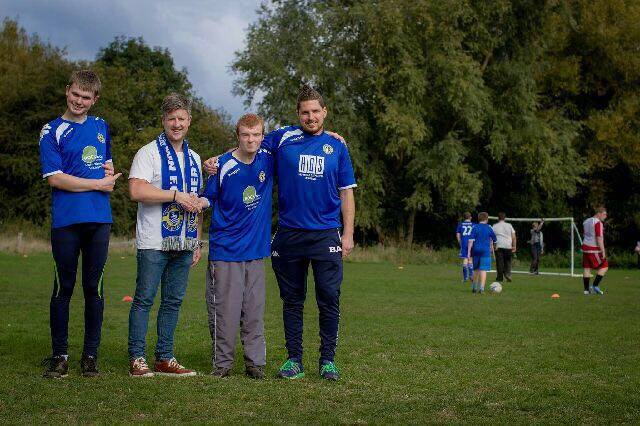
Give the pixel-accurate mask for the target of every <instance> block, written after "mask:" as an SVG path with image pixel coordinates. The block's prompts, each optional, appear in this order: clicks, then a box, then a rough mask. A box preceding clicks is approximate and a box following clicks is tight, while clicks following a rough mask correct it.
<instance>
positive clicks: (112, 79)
mask: <svg viewBox="0 0 640 426" xmlns="http://www.w3.org/2000/svg"><path fill="white" fill-rule="evenodd" d="M639 19H640V3H637V2H634V1H629V0H595V1H594V0H540V1H529V0H494V1H491V2H485V1H478V0H449V1H446V2H443V1H435V0H377V1H376V0H374V1H356V0H349V1H348V0H330V1H320V0H304V1H301V0H280V1H271V2H264V4H263V5H262V6H261V7H260V10H259V14H258V18H257V20H256V21H255V22H254V23H252V24H251V25H250V26H249V28H248V31H247V36H246V47H245V48H244V49H243V50H241V51H239V52H237V54H236V58H235V60H234V61H233V63H232V69H233V71H234V72H235V73H236V76H237V80H236V82H235V87H234V92H235V93H236V94H237V95H239V96H242V97H244V99H245V100H246V102H247V107H248V108H249V105H255V104H256V102H257V108H258V112H259V113H260V114H262V115H263V116H264V117H265V118H266V119H267V121H268V123H269V126H270V127H274V126H278V125H284V124H291V123H295V122H296V121H297V119H296V116H295V97H296V95H297V91H298V89H299V87H300V85H301V84H302V83H303V82H310V83H311V84H312V85H314V86H315V87H316V88H317V89H318V90H320V91H321V92H322V93H323V95H324V96H325V99H326V101H327V103H328V107H329V117H328V120H327V127H329V128H331V129H332V130H336V131H338V132H339V133H341V134H342V135H344V136H345V137H346V139H347V140H348V142H349V150H350V153H351V156H352V160H353V162H354V166H355V169H356V175H357V178H358V183H359V187H358V189H357V190H356V197H357V217H356V227H357V242H359V243H361V242H366V243H372V242H373V243H375V242H384V243H387V242H402V243H407V244H412V243H421V244H422V243H425V244H429V245H436V246H438V245H443V244H447V245H449V244H451V241H452V232H453V230H452V229H453V228H452V226H453V224H454V223H455V221H456V220H457V219H458V217H459V215H460V213H461V212H462V211H465V210H471V211H481V210H486V211H489V212H490V213H492V214H495V213H497V212H498V211H505V212H507V215H508V216H539V217H551V216H573V217H575V218H576V219H581V218H583V217H587V216H589V215H590V214H591V209H592V208H593V207H594V206H596V205H598V204H604V205H606V206H607V207H608V208H609V210H610V212H611V214H610V220H609V224H608V228H607V241H608V242H609V244H613V245H618V246H621V247H622V246H624V247H629V246H630V245H632V244H634V243H635V239H638V234H637V230H638V228H639V225H640V195H638V194H640V191H639V189H640V173H639V170H640V134H639V131H640V126H639V124H640V121H639V112H640V98H639V97H638V92H639V89H640V86H639V82H640V51H639V50H638V49H637V46H638V45H640V26H638V25H637V22H638V20H639ZM78 66H90V67H92V68H94V69H96V70H97V71H98V73H99V75H100V77H101V78H102V80H103V83H104V90H103V93H102V94H101V99H100V101H99V103H98V104H97V105H96V108H95V111H94V113H95V114H97V115H101V116H103V117H105V118H106V119H107V121H108V122H109V124H110V126H111V131H112V137H113V149H114V158H115V161H116V165H117V166H118V167H119V168H121V169H124V171H125V172H126V171H127V168H128V166H129V164H130V163H131V159H132V157H133V154H134V153H135V151H136V150H137V149H138V148H139V147H140V146H142V145H143V144H144V143H147V142H149V141H150V140H152V139H153V138H154V137H155V136H156V134H157V133H158V132H159V131H160V129H161V128H160V119H159V112H158V108H159V105H160V101H161V99H162V97H163V96H164V95H165V94H166V93H167V92H168V91H171V90H176V91H183V92H188V93H190V94H191V95H192V96H193V97H194V98H195V100H196V102H195V108H194V120H193V124H192V128H191V130H190V140H191V142H192V145H193V146H194V147H195V149H196V151H199V152H201V153H202V154H203V156H205V157H206V156H207V155H208V154H210V153H214V152H220V151H221V150H223V149H225V148H226V147H228V146H230V145H231V144H232V143H233V127H232V124H231V122H230V121H231V120H230V117H228V116H227V115H226V114H224V113H222V112H220V111H216V110H213V109H211V108H209V107H208V106H207V105H206V104H205V103H204V102H203V101H202V100H201V99H200V98H198V97H197V94H196V93H195V92H194V91H193V89H192V87H191V85H190V83H189V80H188V75H187V73H186V71H185V70H176V69H175V66H174V64H173V60H172V58H171V54H170V52H169V51H167V50H166V49H160V48H151V47H149V46H147V45H146V44H145V43H144V41H143V40H142V39H135V38H122V37H120V38H116V39H115V40H114V41H113V42H112V43H110V44H109V45H108V46H106V47H104V48H102V49H101V50H100V51H99V52H98V54H97V56H96V59H95V61H93V62H91V63H75V62H72V61H69V60H67V59H65V52H64V51H63V50H61V49H59V48H57V47H55V46H51V45H49V44H48V43H44V42H42V41H41V40H40V39H38V37H37V36H33V35H27V34H26V33H25V31H24V30H23V29H21V28H20V27H19V25H18V23H17V22H15V21H11V20H5V21H4V24H3V28H2V33H1V34H0V81H1V82H2V84H0V109H2V111H3V113H2V114H0V120H3V122H2V123H1V124H2V125H0V173H1V174H2V180H1V181H0V197H1V199H2V203H3V208H2V211H1V212H0V217H1V218H2V220H3V221H10V220H12V219H13V218H23V219H25V220H27V221H29V222H32V223H34V224H37V225H42V224H46V223H47V220H48V219H47V217H48V208H49V207H48V196H49V195H48V193H49V188H48V187H47V186H46V185H45V184H43V182H41V179H40V174H39V165H38V157H37V134H38V131H39V129H40V127H41V126H42V124H44V123H45V122H47V121H49V120H51V119H52V118H53V117H55V116H56V115H59V114H60V113H61V112H62V111H63V110H64V86H65V84H66V79H67V77H68V75H69V72H70V71H71V69H72V68H74V67H78ZM258 96H260V98H258ZM135 209H136V206H135V204H133V203H131V202H130V201H128V198H127V194H126V188H125V185H119V187H118V189H117V190H116V192H115V193H114V195H113V210H114V214H115V222H116V223H115V226H114V230H115V232H117V233H120V234H125V235H132V233H133V230H134V223H135Z"/></svg>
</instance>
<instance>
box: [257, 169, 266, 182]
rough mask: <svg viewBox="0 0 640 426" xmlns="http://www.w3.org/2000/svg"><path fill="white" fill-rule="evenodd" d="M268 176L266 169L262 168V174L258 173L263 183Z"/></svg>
mask: <svg viewBox="0 0 640 426" xmlns="http://www.w3.org/2000/svg"><path fill="white" fill-rule="evenodd" d="M266 178H267V174H266V173H265V172H264V170H260V174H259V175H258V180H259V181H260V182H261V183H262V182H264V180H265V179H266Z"/></svg>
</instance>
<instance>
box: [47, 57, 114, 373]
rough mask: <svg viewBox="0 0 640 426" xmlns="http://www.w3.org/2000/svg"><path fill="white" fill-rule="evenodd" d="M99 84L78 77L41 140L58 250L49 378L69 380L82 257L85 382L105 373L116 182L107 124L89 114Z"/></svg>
mask: <svg viewBox="0 0 640 426" xmlns="http://www.w3.org/2000/svg"><path fill="white" fill-rule="evenodd" d="M100 86H101V85H100V79H99V78H98V76H97V75H96V74H95V73H94V72H93V71H88V70H82V71H75V72H73V73H72V74H71V78H70V81H69V85H68V86H67V89H66V98H67V110H66V111H65V113H64V114H63V115H62V116H61V117H58V118H56V119H55V120H53V121H51V122H49V123H47V124H45V126H44V127H43V128H42V131H41V133H40V163H41V165H42V177H43V178H46V179H47V181H48V183H49V185H51V187H52V188H53V190H52V197H51V198H52V206H51V250H52V253H53V259H54V261H55V277H54V281H53V294H52V296H51V303H50V326H51V341H52V349H53V354H52V356H51V357H50V358H48V359H47V360H46V361H48V362H47V369H46V371H45V372H44V377H50V378H59V377H65V376H67V373H68V368H69V367H68V334H69V333H68V324H69V302H70V300H71V296H72V294H73V289H74V287H75V283H76V272H77V269H78V257H79V256H80V253H82V290H83V292H84V300H85V306H84V321H85V330H84V346H83V350H82V358H81V362H80V367H81V371H82V375H83V376H86V377H95V376H98V375H99V372H98V364H97V359H98V346H99V344H100V334H101V329H102V318H103V310H104V296H103V292H102V290H103V283H104V281H103V274H104V265H105V263H106V261H107V252H108V248H109V233H110V230H111V223H112V218H111V205H110V202H109V193H111V192H112V191H113V188H114V186H115V183H116V180H117V179H118V178H119V177H120V175H121V173H118V174H117V175H115V176H114V174H113V163H112V159H111V137H110V135H109V127H108V126H107V123H106V122H105V121H104V120H103V119H101V118H99V117H92V116H89V115H88V112H89V109H90V108H91V107H92V106H93V105H94V104H95V103H96V102H97V101H98V94H99V92H100Z"/></svg>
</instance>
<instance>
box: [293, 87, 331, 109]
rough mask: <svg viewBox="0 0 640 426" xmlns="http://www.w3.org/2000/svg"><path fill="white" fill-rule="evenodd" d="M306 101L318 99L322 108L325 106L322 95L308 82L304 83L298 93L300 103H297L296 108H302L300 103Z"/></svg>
mask: <svg viewBox="0 0 640 426" xmlns="http://www.w3.org/2000/svg"><path fill="white" fill-rule="evenodd" d="M305 101H318V102H319V103H320V106H321V107H322V108H324V107H325V104H324V99H322V95H321V94H320V92H318V91H317V90H316V89H314V88H313V87H311V86H310V85H308V84H306V83H305V84H303V85H302V87H301V88H300V92H299V93H298V103H297V104H296V110H299V109H300V104H301V103H302V102H305Z"/></svg>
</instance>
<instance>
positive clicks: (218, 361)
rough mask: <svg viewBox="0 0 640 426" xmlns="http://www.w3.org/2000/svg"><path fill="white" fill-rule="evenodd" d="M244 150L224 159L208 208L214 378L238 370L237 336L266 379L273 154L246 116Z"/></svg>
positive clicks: (255, 372) (251, 369)
mask: <svg viewBox="0 0 640 426" xmlns="http://www.w3.org/2000/svg"><path fill="white" fill-rule="evenodd" d="M236 136H237V137H238V148H237V149H236V150H234V151H232V152H228V153H226V154H224V155H222V156H221V157H220V158H219V160H218V164H219V170H218V173H217V174H215V175H213V176H210V177H209V179H208V180H207V185H206V188H205V190H204V193H203V197H204V198H202V199H203V200H205V202H204V203H203V204H202V207H203V208H206V207H209V205H211V206H212V207H213V210H212V213H211V227H210V229H209V268H208V270H207V275H206V278H207V280H206V281H207V283H206V301H207V309H208V312H209V331H210V332H211V339H212V341H213V345H212V355H213V356H212V364H213V375H214V376H217V377H226V376H228V375H229V372H230V371H231V368H232V367H233V360H234V357H235V346H236V335H237V333H238V327H239V326H240V338H241V340H242V344H243V347H244V359H245V372H246V374H247V376H249V377H251V378H254V379H262V378H264V365H265V364H266V342H265V338H264V305H265V271H264V258H265V257H268V256H269V254H270V249H269V247H270V244H269V240H270V238H271V204H272V203H271V193H272V190H273V156H272V154H271V153H270V152H269V151H266V150H264V149H260V144H261V142H262V139H263V137H264V121H263V120H262V118H260V117H258V116H257V115H255V114H246V115H244V116H242V117H241V118H240V120H238V123H237V125H236Z"/></svg>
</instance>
